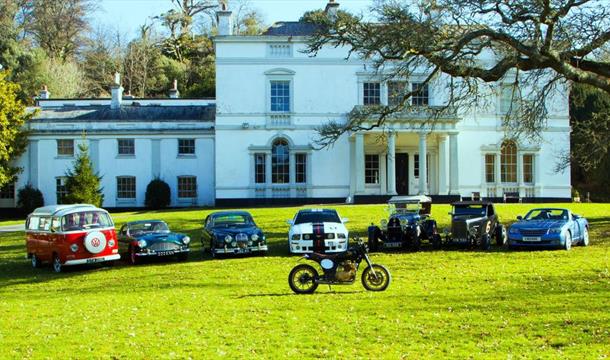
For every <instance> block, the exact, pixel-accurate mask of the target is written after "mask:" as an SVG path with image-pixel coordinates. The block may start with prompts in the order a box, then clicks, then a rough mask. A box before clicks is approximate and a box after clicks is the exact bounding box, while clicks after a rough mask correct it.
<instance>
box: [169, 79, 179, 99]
mask: <svg viewBox="0 0 610 360" xmlns="http://www.w3.org/2000/svg"><path fill="white" fill-rule="evenodd" d="M169 98H170V99H178V98H180V91H178V80H176V79H174V85H173V87H172V88H171V89H170V90H169Z"/></svg>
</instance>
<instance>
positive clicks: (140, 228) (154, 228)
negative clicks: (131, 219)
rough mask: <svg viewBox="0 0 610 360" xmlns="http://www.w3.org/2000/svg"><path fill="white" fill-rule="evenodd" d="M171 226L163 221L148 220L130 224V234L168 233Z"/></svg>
mask: <svg viewBox="0 0 610 360" xmlns="http://www.w3.org/2000/svg"><path fill="white" fill-rule="evenodd" d="M168 232H169V228H168V227H167V224H166V223H164V222H163V221H146V222H139V223H133V224H130V225H129V234H130V235H132V236H134V235H142V234H149V233H168Z"/></svg>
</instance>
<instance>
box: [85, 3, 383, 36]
mask: <svg viewBox="0 0 610 360" xmlns="http://www.w3.org/2000/svg"><path fill="white" fill-rule="evenodd" d="M98 1H99V10H98V11H97V13H96V15H95V18H94V19H93V25H94V26H96V27H97V26H104V27H110V28H111V29H112V30H113V31H114V30H119V32H120V33H121V34H124V35H126V36H128V37H130V38H131V37H133V36H135V35H136V34H137V29H138V27H139V26H140V25H141V24H144V22H146V21H148V22H150V20H149V19H150V17H153V16H156V15H159V14H161V13H163V12H165V11H167V10H169V9H171V8H172V1H171V0H98ZM327 2H328V1H327V0H250V5H251V7H252V8H254V9H257V10H258V12H259V13H260V14H262V15H263V17H264V19H265V24H267V25H270V24H272V23H273V22H275V21H282V20H284V21H295V20H298V19H299V18H300V17H301V15H302V14H303V13H304V12H305V11H308V10H315V9H323V8H324V7H325V6H326V3H327ZM336 2H338V3H339V4H340V7H339V8H340V9H343V10H348V11H350V12H352V13H360V12H364V11H366V10H367V8H368V7H369V6H370V5H371V3H372V0H336Z"/></svg>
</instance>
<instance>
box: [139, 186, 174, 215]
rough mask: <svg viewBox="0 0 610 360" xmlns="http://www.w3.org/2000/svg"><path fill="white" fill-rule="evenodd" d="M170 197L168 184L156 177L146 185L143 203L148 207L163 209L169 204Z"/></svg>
mask: <svg viewBox="0 0 610 360" xmlns="http://www.w3.org/2000/svg"><path fill="white" fill-rule="evenodd" d="M171 199H172V193H171V189H170V187H169V185H168V184H167V183H166V182H165V181H163V180H161V179H159V178H157V179H153V180H152V181H151V182H150V183H148V186H146V200H145V201H144V203H145V204H146V207H147V208H149V209H155V210H157V209H164V208H166V207H168V206H169V204H170V202H171Z"/></svg>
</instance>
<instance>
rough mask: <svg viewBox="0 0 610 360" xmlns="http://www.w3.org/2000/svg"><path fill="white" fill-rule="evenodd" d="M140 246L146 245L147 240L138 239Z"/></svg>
mask: <svg viewBox="0 0 610 360" xmlns="http://www.w3.org/2000/svg"><path fill="white" fill-rule="evenodd" d="M138 246H139V247H141V248H145V247H146V240H138Z"/></svg>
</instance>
